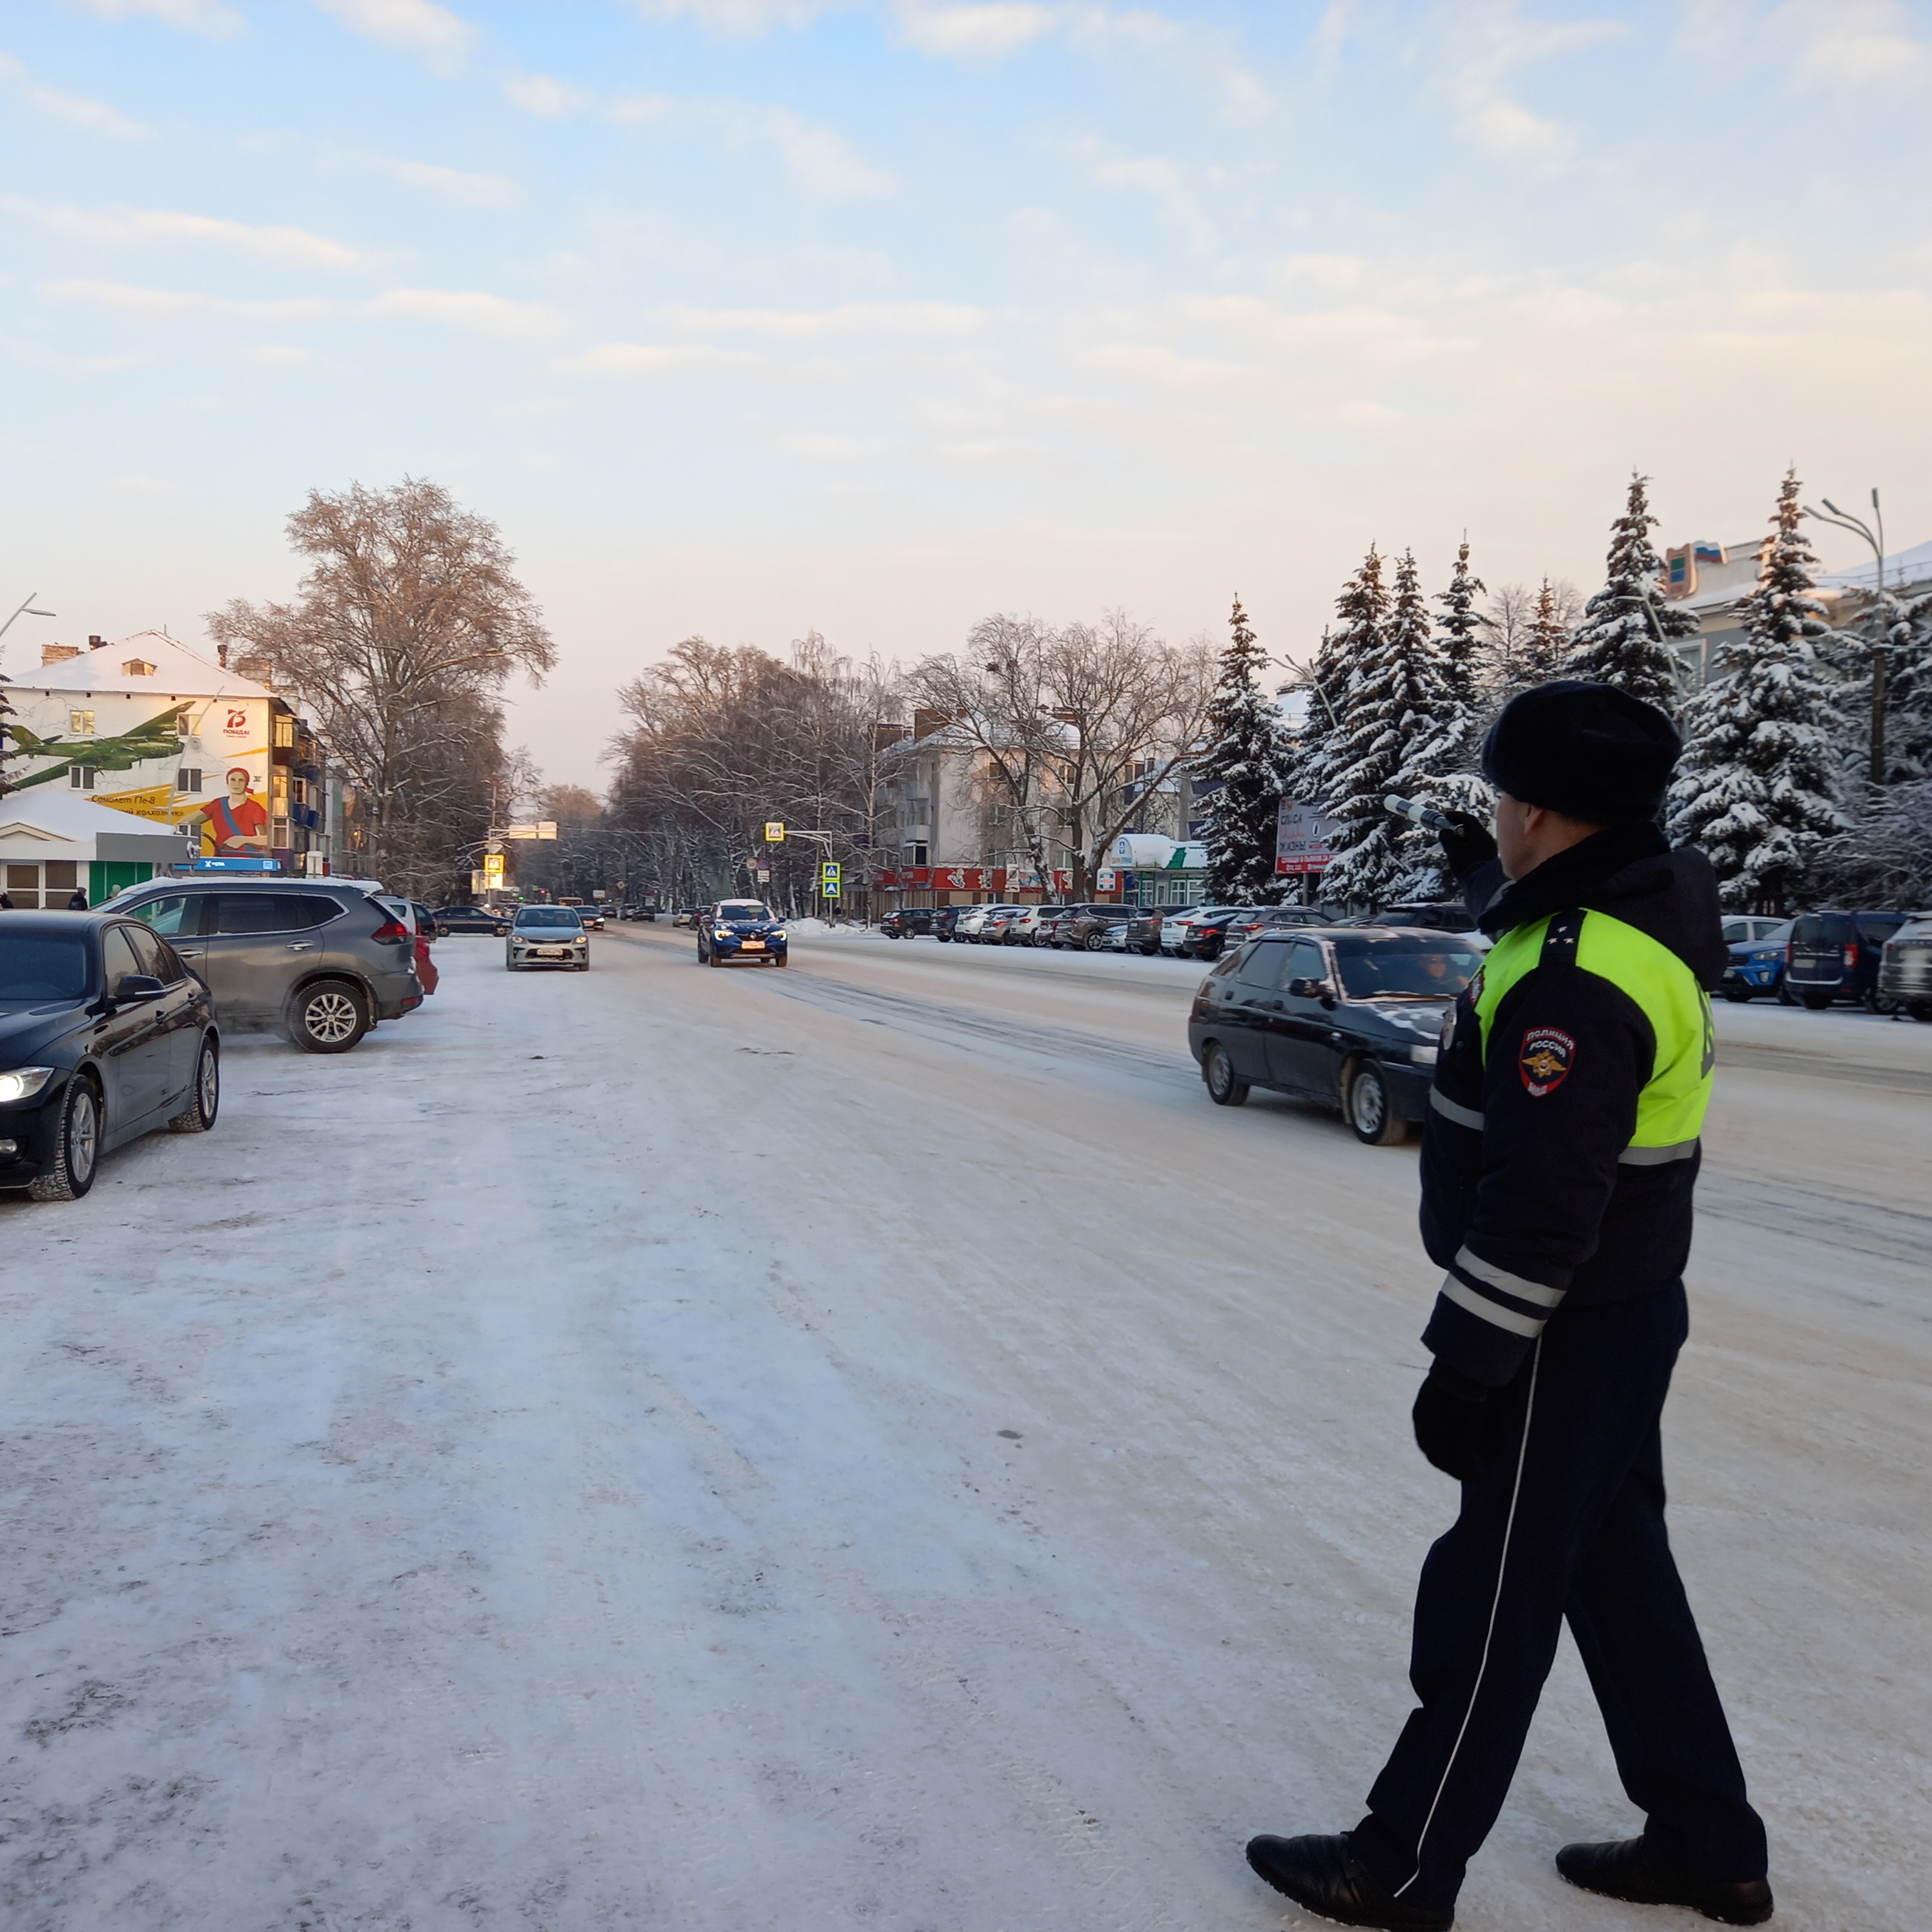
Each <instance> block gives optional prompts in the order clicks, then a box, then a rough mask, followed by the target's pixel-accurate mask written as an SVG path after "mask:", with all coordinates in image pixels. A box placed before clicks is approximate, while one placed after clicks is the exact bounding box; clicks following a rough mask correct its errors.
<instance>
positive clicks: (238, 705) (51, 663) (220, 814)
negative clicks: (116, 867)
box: [7, 631, 344, 872]
mask: <svg viewBox="0 0 1932 1932" xmlns="http://www.w3.org/2000/svg"><path fill="white" fill-rule="evenodd" d="M265 668H266V667H260V666H256V665H250V666H248V669H249V670H255V671H256V672H257V675H256V676H247V675H245V674H244V672H243V669H242V667H239V666H238V667H236V668H234V669H230V668H229V667H228V666H226V665H225V664H220V663H219V662H210V661H208V659H207V658H203V657H201V656H199V655H197V654H196V653H195V652H193V651H190V649H187V646H185V645H183V644H180V643H176V642H175V640H174V639H173V638H172V637H168V636H166V634H163V632H160V631H137V632H136V633H135V634H134V635H133V636H132V637H123V638H121V639H119V640H118V641H115V642H111V643H110V641H109V640H107V639H106V638H104V637H90V638H89V640H88V643H87V646H86V648H85V649H78V648H75V647H73V646H65V645H60V644H50V645H48V646H46V647H44V649H43V651H42V652H41V662H40V667H39V668H38V670H37V672H36V671H32V670H28V671H22V672H17V673H14V675H13V681H12V682H10V684H9V685H8V687H7V698H8V701H9V702H10V703H11V704H12V706H13V711H14V714H15V715H14V719H13V739H14V746H15V751H16V754H17V755H16V757H15V760H14V762H13V765H12V766H11V768H10V770H9V772H8V778H9V781H10V783H11V784H13V786H15V787H19V788H26V787H31V786H33V785H34V784H36V783H39V784H58V785H63V786H65V787H67V788H68V790H71V792H72V793H74V794H75V795H76V796H79V797H83V798H86V799H89V800H90V801H91V802H93V803H95V804H97V805H112V806H113V808H115V810H117V811H124V812H128V813H131V814H133V816H134V817H136V818H144V819H147V820H151V821H152V822H153V823H156V824H159V825H167V826H175V827H177V828H178V829H181V830H182V831H184V832H192V833H193V834H195V835H196V836H197V838H198V842H199V849H200V851H201V853H202V856H205V857H210V858H213V857H224V858H266V859H275V860H277V861H278V862H280V863H281V865H283V866H284V868H286V869H287V870H290V871H318V872H320V871H327V870H329V865H330V860H331V859H332V856H333V855H334V854H335V853H336V852H338V851H339V850H341V849H342V845H343V838H342V832H343V825H342V817H343V808H344V799H343V796H342V790H341V785H340V784H339V782H338V781H335V780H333V779H332V777H331V775H330V773H329V760H328V754H327V750H326V747H325V746H324V745H323V742H322V740H321V739H320V737H319V736H317V734H316V733H315V732H314V730H312V729H311V727H310V726H309V724H308V722H307V721H306V720H305V719H304V718H300V717H298V716H297V715H296V712H295V710H294V709H293V707H292V706H290V704H289V703H287V700H284V699H283V698H281V697H278V696H277V695H276V694H275V691H274V690H273V689H272V687H271V686H270V685H269V683H268V682H266V678H265V677H263V676H261V675H260V673H261V672H262V671H263V670H264V669H265Z"/></svg>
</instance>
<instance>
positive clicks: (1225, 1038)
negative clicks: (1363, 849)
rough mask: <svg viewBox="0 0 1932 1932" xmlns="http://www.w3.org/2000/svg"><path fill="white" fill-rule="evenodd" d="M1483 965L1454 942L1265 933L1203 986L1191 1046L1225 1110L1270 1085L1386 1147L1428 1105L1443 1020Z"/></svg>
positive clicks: (1437, 937)
mask: <svg viewBox="0 0 1932 1932" xmlns="http://www.w3.org/2000/svg"><path fill="white" fill-rule="evenodd" d="M1482 963H1483V955H1482V953H1481V950H1480V949H1479V948H1478V947H1475V946H1473V945H1472V944H1469V942H1467V941H1465V940H1463V939H1462V938H1460V937H1459V936H1458V935H1456V934H1454V933H1447V932H1444V933H1437V932H1418V931H1415V930H1412V929H1410V930H1405V929H1398V928H1395V927H1390V926H1347V927H1344V926H1326V927H1318V928H1313V929H1310V930H1308V931H1307V932H1268V933H1265V934H1263V935H1262V936H1261V937H1260V938H1258V939H1253V940H1250V941H1249V942H1248V944H1247V945H1245V946H1244V947H1241V948H1240V949H1239V950H1238V951H1236V952H1233V953H1229V954H1228V955H1227V956H1226V958H1225V959H1223V960H1222V961H1221V962H1220V965H1217V967H1216V968H1215V969H1214V971H1213V972H1212V973H1211V974H1208V977H1207V978H1206V979H1205V980H1203V981H1202V985H1201V990H1200V991H1199V992H1198V993H1197V994H1196V995H1195V998H1194V1006H1193V1010H1192V1012H1190V1014H1189V1015H1188V1019H1187V1043H1188V1046H1189V1047H1190V1049H1192V1051H1193V1055H1194V1058H1195V1059H1196V1061H1198V1062H1199V1064H1200V1067H1201V1074H1202V1079H1204V1080H1205V1082H1207V1085H1208V1094H1210V1096H1211V1097H1212V1098H1213V1099H1214V1100H1215V1101H1216V1102H1217V1104H1219V1105H1220V1106H1223V1107H1238V1106H1240V1105H1241V1103H1242V1102H1243V1101H1244V1100H1246V1099H1247V1097H1248V1090H1249V1088H1250V1087H1271V1088H1275V1089H1277V1091H1280V1092H1281V1093H1284V1094H1298V1095H1301V1096H1303V1097H1306V1098H1307V1099H1310V1100H1323V1101H1326V1102H1327V1103H1328V1104H1329V1105H1330V1106H1339V1107H1340V1109H1341V1110H1342V1112H1343V1117H1344V1118H1346V1120H1347V1121H1348V1123H1349V1126H1350V1127H1352V1128H1353V1129H1354V1130H1355V1137H1356V1139H1358V1140H1362V1141H1367V1142H1369V1143H1370V1145H1372V1146H1378V1147H1385V1146H1388V1145H1390V1144H1391V1142H1396V1141H1399V1140H1401V1139H1403V1137H1404V1136H1406V1134H1407V1133H1408V1131H1409V1127H1410V1126H1411V1125H1412V1124H1413V1123H1414V1122H1415V1121H1419V1120H1421V1118H1422V1117H1423V1115H1424V1112H1425V1111H1426V1109H1427V1107H1428V1105H1429V1088H1430V1082H1432V1081H1433V1079H1434V1078H1435V1073H1434V1069H1435V1066H1436V1049H1437V1046H1438V1044H1439V1042H1440V1040H1441V1038H1442V1016H1443V1015H1444V1013H1445V1012H1446V1011H1447V1010H1448V1008H1449V1007H1450V1006H1451V1004H1452V1003H1453V1002H1454V1000H1455V998H1456V996H1457V995H1458V994H1459V993H1460V992H1462V990H1463V988H1464V987H1465V986H1467V985H1468V984H1469V981H1470V980H1471V979H1472V978H1473V977H1475V972H1476V970H1477V968H1478V967H1480V966H1481V965H1482Z"/></svg>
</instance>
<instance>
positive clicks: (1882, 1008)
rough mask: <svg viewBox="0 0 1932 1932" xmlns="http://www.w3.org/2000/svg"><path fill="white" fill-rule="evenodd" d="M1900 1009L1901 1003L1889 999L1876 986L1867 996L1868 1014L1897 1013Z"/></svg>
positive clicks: (1866, 1008) (1866, 1007)
mask: <svg viewBox="0 0 1932 1932" xmlns="http://www.w3.org/2000/svg"><path fill="white" fill-rule="evenodd" d="M1898 1009H1899V1002H1898V1001H1896V1000H1894V999H1888V998H1886V996H1885V995H1884V994H1882V993H1881V992H1879V990H1878V989H1877V988H1876V986H1874V987H1873V989H1871V991H1870V992H1868V993H1867V994H1866V995H1865V1010H1866V1012H1867V1013H1897V1011H1898Z"/></svg>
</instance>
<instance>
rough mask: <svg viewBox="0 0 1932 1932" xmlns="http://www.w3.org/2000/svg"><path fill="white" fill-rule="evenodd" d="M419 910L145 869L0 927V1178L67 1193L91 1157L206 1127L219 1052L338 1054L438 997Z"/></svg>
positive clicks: (277, 882) (323, 883)
mask: <svg viewBox="0 0 1932 1932" xmlns="http://www.w3.org/2000/svg"><path fill="white" fill-rule="evenodd" d="M439 926H440V921H439V919H438V918H437V914H436V913H434V912H432V911H431V909H430V908H429V907H428V906H425V905H422V904H419V903H418V902H416V901H414V900H412V899H408V898H404V897H401V895H395V894H392V893H389V892H385V891H384V890H383V888H382V887H381V886H380V885H379V884H377V883H375V882H374V881H373V880H366V879H340V878H331V879H326V880H325V879H292V878H281V877H270V876H263V877H252V878H251V877H233V876H226V875H224V876H222V877H193V876H187V877H162V878H157V879H151V880H147V881H145V883H142V884H140V885H137V886H130V887H129V888H128V889H127V890H126V891H124V892H120V893H118V894H117V895H115V897H114V898H111V899H110V900H108V901H107V902H106V904H104V905H102V906H101V907H99V908H98V910H95V911H93V912H90V913H44V912H43V913H7V915H6V916H5V918H4V919H0V1189H9V1190H25V1191H26V1193H28V1194H30V1195H31V1196H34V1198H35V1199H40V1200H47V1201H71V1200H75V1199H78V1198H79V1197H80V1196H82V1195H83V1194H85V1193H87V1191H88V1190H89V1188H91V1187H92V1186H93V1184H94V1181H95V1175H96V1173H97V1172H98V1168H99V1163H100V1160H101V1156H102V1155H103V1154H107V1153H109V1152H111V1151H113V1149H115V1148H118V1147H120V1146H122V1145H124V1144H126V1143H127V1142H129V1141H131V1140H134V1139H138V1138H139V1136H142V1135H143V1134H146V1133H152V1132H153V1131H154V1130H156V1129H157V1128H160V1127H166V1128H168V1129H169V1130H172V1131H173V1132H175V1133H205V1132H206V1131H207V1130H208V1129H209V1128H210V1127H212V1126H214V1121H215V1118H216V1115H217V1113H218V1112H219V1111H220V1097H221V1073H220V1065H221V1047H222V1043H223V1040H225V1039H226V1038H228V1037H231V1036H233V1035H234V1034H242V1033H251V1032H269V1033H274V1034H280V1035H281V1037H283V1038H284V1039H285V1040H289V1041H290V1042H292V1043H293V1044H294V1045H296V1046H299V1047H301V1048H302V1049H304V1050H305V1052H310V1053H323V1054H334V1053H347V1052H348V1051H349V1050H350V1049H351V1048H352V1047H353V1046H356V1043H358V1042H359V1041H360V1040H362V1038H363V1037H364V1036H365V1034H368V1032H369V1031H370V1030H371V1028H373V1027H374V1026H376V1025H379V1024H380V1023H381V1022H383V1021H385V1020H396V1019H401V1018H402V1017H403V1016H404V1015H405V1014H407V1013H413V1012H414V1011H415V1010H416V1008H418V1007H420V1006H421V1005H422V1003H423V1000H424V998H425V995H427V994H428V993H430V992H434V989H435V986H436V969H435V967H434V964H433V963H432V962H431V958H430V944H431V940H432V938H434V936H435V935H436V933H437V931H438V929H439Z"/></svg>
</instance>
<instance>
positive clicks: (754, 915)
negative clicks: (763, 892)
mask: <svg viewBox="0 0 1932 1932" xmlns="http://www.w3.org/2000/svg"><path fill="white" fill-rule="evenodd" d="M727 959H748V960H750V961H751V962H752V963H753V964H754V965H760V966H782V965H784V963H785V929H784V920H783V919H774V918H773V917H772V914H771V910H770V908H769V907H768V906H766V904H765V903H764V902H763V900H761V899H721V900H719V901H718V904H715V905H714V906H707V907H706V908H705V909H704V910H703V912H701V913H699V914H698V916H697V963H698V964H699V965H700V966H721V965H724V962H726V961H727Z"/></svg>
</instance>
